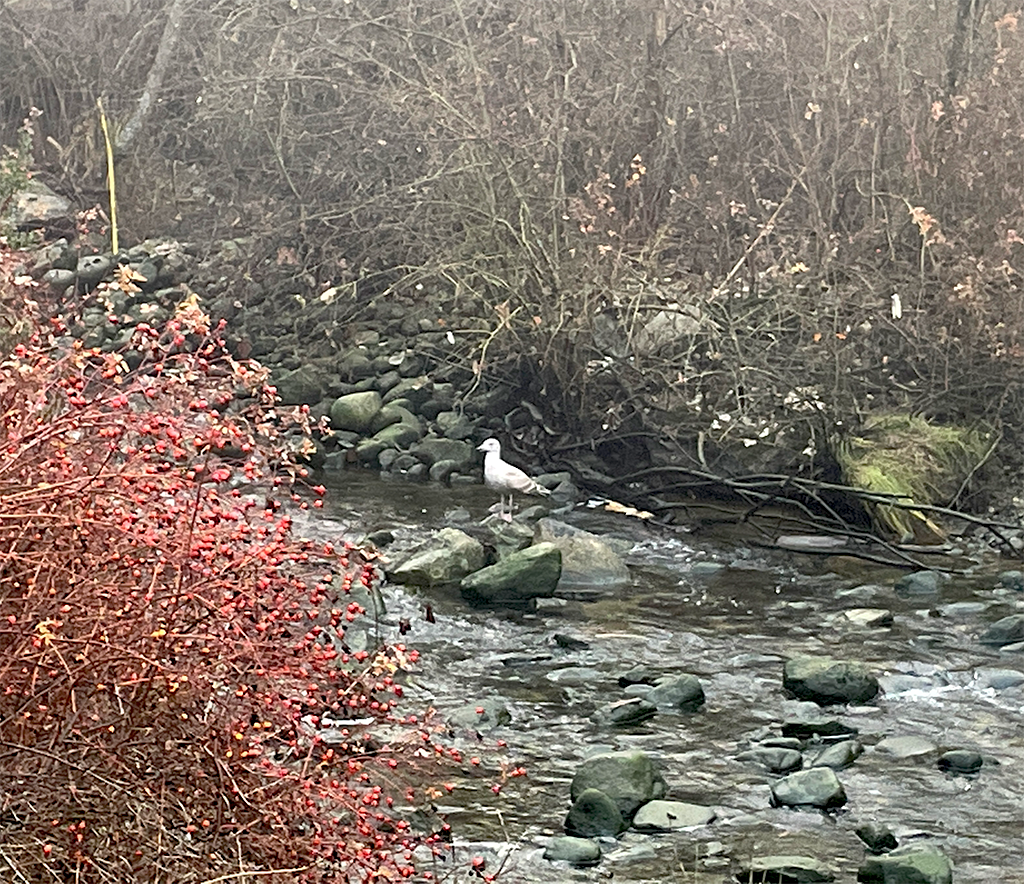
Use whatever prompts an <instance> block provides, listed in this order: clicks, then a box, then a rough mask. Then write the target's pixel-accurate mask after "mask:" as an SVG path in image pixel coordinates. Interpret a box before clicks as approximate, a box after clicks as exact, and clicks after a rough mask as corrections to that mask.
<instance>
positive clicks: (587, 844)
mask: <svg viewBox="0 0 1024 884" xmlns="http://www.w3.org/2000/svg"><path fill="white" fill-rule="evenodd" d="M544 859H546V860H550V861H551V862H567V863H569V864H570V865H573V866H596V865H597V864H598V863H599V862H600V861H601V845H600V844H598V843H597V842H596V841H591V840H590V839H589V838H574V837H573V836H572V835H561V836H559V837H557V838H552V839H551V840H550V841H549V842H548V844H547V847H545V848H544Z"/></svg>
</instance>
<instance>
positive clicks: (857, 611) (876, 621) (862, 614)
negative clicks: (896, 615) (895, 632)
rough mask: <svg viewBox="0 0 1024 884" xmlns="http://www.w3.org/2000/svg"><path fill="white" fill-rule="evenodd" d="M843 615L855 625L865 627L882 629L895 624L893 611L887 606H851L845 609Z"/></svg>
mask: <svg viewBox="0 0 1024 884" xmlns="http://www.w3.org/2000/svg"><path fill="white" fill-rule="evenodd" d="M843 616H844V617H846V619H847V620H849V621H850V622H851V623H852V624H854V626H862V627H864V628H865V629H880V628H882V627H885V626H892V624H893V617H892V611H889V610H887V609H886V608H850V610H848V611H843Z"/></svg>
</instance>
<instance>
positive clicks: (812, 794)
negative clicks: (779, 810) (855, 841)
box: [772, 767, 846, 810]
mask: <svg viewBox="0 0 1024 884" xmlns="http://www.w3.org/2000/svg"><path fill="white" fill-rule="evenodd" d="M772 803H773V804H775V805H776V806H778V805H785V806H786V807H817V808H820V809H822V810H831V809H833V808H836V807H842V806H843V805H844V804H846V792H845V791H844V790H843V785H842V783H840V782H839V778H838V777H837V776H836V775H835V771H833V770H832V769H831V768H829V767H812V768H811V769H810V770H801V771H798V772H797V773H794V774H790V775H789V776H788V777H783V778H782V779H781V780H779V781H778V782H777V783H773V784H772Z"/></svg>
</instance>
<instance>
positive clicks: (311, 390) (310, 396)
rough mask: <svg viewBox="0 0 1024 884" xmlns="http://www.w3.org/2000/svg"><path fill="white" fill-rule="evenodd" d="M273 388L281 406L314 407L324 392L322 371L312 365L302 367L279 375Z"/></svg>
mask: <svg viewBox="0 0 1024 884" xmlns="http://www.w3.org/2000/svg"><path fill="white" fill-rule="evenodd" d="M274 386H275V387H277V398H278V399H279V400H280V401H281V404H282V405H315V404H316V403H317V402H319V401H320V398H321V396H322V395H323V391H324V376H323V371H321V370H320V369H319V368H317V367H316V366H313V365H303V366H302V367H301V368H296V369H295V370H294V371H286V372H284V373H283V374H281V375H279V376H278V378H277V380H275V381H274Z"/></svg>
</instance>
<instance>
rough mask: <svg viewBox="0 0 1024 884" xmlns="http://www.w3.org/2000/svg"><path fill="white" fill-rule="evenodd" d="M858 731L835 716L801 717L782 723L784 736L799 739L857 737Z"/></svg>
mask: <svg viewBox="0 0 1024 884" xmlns="http://www.w3.org/2000/svg"><path fill="white" fill-rule="evenodd" d="M857 733H858V731H857V728H855V727H852V726H851V725H848V724H843V723H842V722H841V721H838V720H837V719H835V718H801V719H796V720H794V721H787V722H785V723H784V724H783V725H782V736H784V737H796V739H798V740H815V739H822V738H824V739H827V738H829V737H855V736H857Z"/></svg>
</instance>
